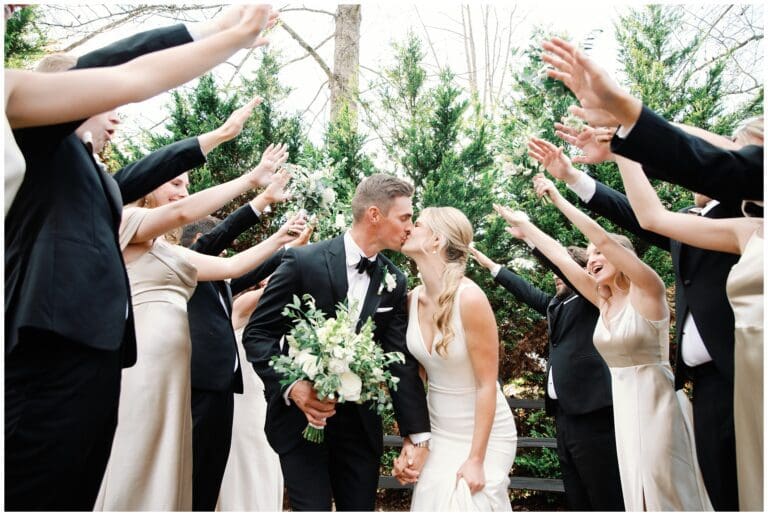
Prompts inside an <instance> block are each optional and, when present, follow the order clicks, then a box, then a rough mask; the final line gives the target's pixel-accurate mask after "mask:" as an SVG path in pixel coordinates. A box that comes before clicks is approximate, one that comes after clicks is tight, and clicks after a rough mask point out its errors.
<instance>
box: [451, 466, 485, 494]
mask: <svg viewBox="0 0 768 516" xmlns="http://www.w3.org/2000/svg"><path fill="white" fill-rule="evenodd" d="M460 478H463V479H464V481H465V482H466V483H467V486H468V487H469V492H470V493H472V494H475V493H478V492H480V491H482V490H483V488H484V487H485V471H484V470H483V461H482V460H480V459H478V458H473V457H470V458H468V459H467V460H466V461H464V464H462V465H461V467H460V468H459V471H457V472H456V482H458V481H459V479H460Z"/></svg>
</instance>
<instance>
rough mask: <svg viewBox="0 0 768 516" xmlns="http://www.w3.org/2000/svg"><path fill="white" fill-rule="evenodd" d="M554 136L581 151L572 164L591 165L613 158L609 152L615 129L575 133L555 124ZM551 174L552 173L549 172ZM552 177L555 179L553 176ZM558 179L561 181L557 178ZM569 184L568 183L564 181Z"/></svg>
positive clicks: (604, 128)
mask: <svg viewBox="0 0 768 516" xmlns="http://www.w3.org/2000/svg"><path fill="white" fill-rule="evenodd" d="M555 129H556V131H555V135H557V137H558V138H562V139H563V140H565V141H566V142H568V143H570V144H571V145H574V146H576V147H578V148H579V149H581V152H582V155H580V156H574V157H573V162H574V163H583V164H586V165H593V164H596V163H602V162H604V161H613V160H614V159H615V156H614V155H613V153H612V152H611V138H613V133H615V132H616V128H615V127H598V128H597V129H595V128H592V127H585V128H584V129H583V130H582V131H581V132H577V131H576V130H574V129H571V128H570V127H567V126H565V125H563V124H558V123H555ZM550 174H552V172H550ZM552 175H553V176H555V177H557V176H556V175H555V174H552ZM558 179H561V178H559V177H558ZM565 182H566V183H569V184H570V181H568V180H567V179H566V180H565Z"/></svg>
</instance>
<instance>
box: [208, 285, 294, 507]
mask: <svg viewBox="0 0 768 516" xmlns="http://www.w3.org/2000/svg"><path fill="white" fill-rule="evenodd" d="M266 284H267V280H264V281H262V282H261V283H260V284H259V289H258V290H251V291H248V292H244V293H242V294H240V295H239V296H237V297H236V298H235V299H234V301H233V303H232V326H233V327H234V329H235V336H236V337H237V344H238V346H237V352H238V355H239V358H240V363H241V364H248V360H247V358H246V356H245V350H244V349H243V346H242V345H241V342H242V337H243V328H245V324H246V323H247V322H248V319H249V318H250V316H251V313H252V312H253V310H254V309H255V308H256V305H257V304H258V303H259V299H261V295H262V294H263V293H264V288H265V287H266ZM266 416H267V402H266V400H265V398H264V384H263V383H262V381H261V378H259V375H257V374H256V372H255V371H254V370H253V368H252V367H250V364H249V366H248V367H243V394H242V395H240V396H235V409H234V419H233V422H232V449H231V450H230V452H229V459H228V461H227V468H226V470H224V479H223V481H222V483H221V491H220V492H219V505H218V507H217V508H216V509H217V510H219V511H260V512H261V511H268V512H280V511H281V510H282V508H283V474H282V471H281V470H280V457H279V456H278V455H277V454H276V453H275V451H274V450H273V449H272V447H271V446H270V445H269V443H268V442H267V436H266V435H265V434H264V421H265V419H266Z"/></svg>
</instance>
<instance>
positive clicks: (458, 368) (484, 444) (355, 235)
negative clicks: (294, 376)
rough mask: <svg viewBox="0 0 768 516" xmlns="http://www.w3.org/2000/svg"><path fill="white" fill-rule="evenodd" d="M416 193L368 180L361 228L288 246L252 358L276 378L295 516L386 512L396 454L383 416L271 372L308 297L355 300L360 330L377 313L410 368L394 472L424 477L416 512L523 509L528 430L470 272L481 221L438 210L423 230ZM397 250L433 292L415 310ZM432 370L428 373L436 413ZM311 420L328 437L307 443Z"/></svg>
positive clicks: (278, 421) (359, 201)
mask: <svg viewBox="0 0 768 516" xmlns="http://www.w3.org/2000/svg"><path fill="white" fill-rule="evenodd" d="M412 195H413V187H412V186H411V185H410V184H409V183H407V182H405V181H403V180H400V179H398V178H396V177H393V176H390V175H386V174H375V175H372V176H370V177H368V178H366V179H365V180H364V181H363V182H361V183H360V184H359V185H358V187H357V189H356V191H355V195H354V197H353V199H352V215H353V223H352V227H351V228H350V229H349V230H348V231H347V232H345V233H344V234H343V235H341V236H339V237H336V238H333V239H331V240H326V241H322V242H319V243H316V244H314V245H310V246H307V247H305V248H293V249H289V250H288V251H286V253H285V255H284V257H283V261H282V263H281V264H280V266H279V267H278V269H277V270H276V271H275V273H274V274H273V276H272V278H271V279H270V282H269V285H268V287H267V289H266V291H265V292H264V294H263V296H262V298H261V300H260V302H259V305H258V307H257V308H256V310H255V311H254V313H253V314H252V316H251V318H250V321H249V322H248V325H247V326H246V328H245V330H244V332H243V345H244V347H245V349H246V353H247V357H248V360H249V361H250V362H251V363H253V367H254V369H255V370H256V372H257V373H258V375H259V376H260V377H261V379H262V381H263V382H264V387H265V397H266V399H267V417H266V425H265V432H266V435H267V439H268V441H269V443H270V445H271V446H272V448H273V449H274V450H275V452H277V453H278V455H279V456H280V464H281V468H282V471H283V477H284V479H285V485H286V487H287V491H288V498H289V500H290V505H291V508H292V510H294V511H298V510H312V511H329V510H331V508H332V503H334V504H335V508H336V510H357V511H373V510H374V509H375V502H376V487H377V485H378V477H379V464H380V459H381V455H382V452H383V443H382V438H383V435H382V423H381V418H380V417H379V416H378V415H377V414H376V413H375V412H374V411H373V410H370V408H369V406H368V404H363V405H358V404H354V403H336V402H335V401H328V400H320V399H318V398H317V395H316V392H315V391H314V389H313V386H312V383H311V382H309V381H306V380H300V381H297V382H295V383H294V384H292V385H288V386H285V387H283V386H281V384H280V378H281V377H280V375H279V374H278V373H277V372H275V370H274V369H272V367H270V365H269V362H270V358H271V357H272V356H274V355H277V354H280V353H283V354H285V353H287V350H286V349H281V338H282V337H283V336H284V335H286V334H287V333H288V332H289V331H290V329H291V320H290V319H289V318H288V317H286V316H284V315H283V314H282V312H283V308H284V306H285V305H286V304H288V303H290V302H291V301H292V300H293V296H294V295H298V296H299V297H301V296H302V295H303V294H310V295H311V296H312V297H313V298H314V299H315V302H316V305H317V308H318V309H320V310H322V311H323V312H325V313H326V314H328V315H332V314H333V313H335V309H336V305H337V304H338V303H339V302H343V301H345V300H347V301H348V303H349V305H350V306H355V307H359V316H358V321H359V323H358V327H359V325H360V323H362V322H363V321H365V320H367V319H368V318H369V317H372V318H373V322H374V324H375V327H376V328H375V332H374V340H375V341H376V342H377V343H378V344H379V345H380V346H381V347H382V348H383V350H384V351H385V352H393V351H397V352H401V353H403V355H404V357H405V362H404V363H394V364H392V365H390V366H389V368H390V371H391V373H392V375H393V376H396V377H398V378H399V383H398V387H397V390H396V391H393V392H392V393H391V394H392V401H393V405H394V410H395V419H396V420H397V423H398V427H399V429H400V432H401V434H402V435H403V437H404V439H403V449H402V452H401V455H400V457H399V458H398V459H397V461H396V463H395V474H396V475H397V476H398V478H399V479H400V480H401V481H403V482H406V481H414V480H416V479H417V478H418V484H417V487H416V491H415V492H414V497H413V505H412V509H415V510H439V509H441V508H445V509H450V508H459V509H462V508H463V509H465V510H471V509H472V508H475V509H481V510H504V509H506V510H510V509H511V507H510V504H509V497H508V496H507V482H508V478H507V475H508V473H509V469H510V467H511V466H512V462H513V461H514V456H515V442H516V432H515V425H514V420H513V418H512V413H511V411H510V409H509V407H508V405H507V403H506V400H505V399H504V396H503V394H502V393H501V390H500V388H499V386H498V383H497V381H496V379H497V372H498V332H497V329H496V322H495V319H494V316H493V311H492V310H491V307H490V304H489V303H488V300H487V298H486V297H485V295H484V294H483V292H482V291H481V290H480V288H479V287H477V285H475V284H474V283H472V282H471V281H470V280H468V279H466V278H464V266H465V265H466V260H467V256H468V254H469V244H470V242H471V240H472V227H471V225H470V223H469V221H468V220H467V219H466V217H464V215H463V214H462V213H461V212H459V211H458V210H455V209H453V208H428V209H426V210H424V213H423V214H422V216H421V218H420V219H419V220H418V221H417V222H416V225H415V226H414V224H413V221H412V217H413V208H412V204H411V197H412ZM422 219H423V220H422ZM384 249H390V250H393V251H403V252H404V253H405V254H407V255H408V256H409V257H411V258H413V259H414V260H415V261H416V264H417V266H419V269H420V272H421V274H422V277H423V278H424V283H425V284H424V285H423V286H420V287H418V288H417V289H416V290H415V291H414V293H411V295H410V298H411V303H410V305H409V303H408V297H409V296H408V294H407V285H406V280H405V276H404V275H403V273H402V272H401V271H400V270H399V269H398V268H397V267H395V266H394V264H392V262H391V261H390V260H389V259H387V258H386V257H385V256H383V255H382V254H381V251H382V250H384ZM385 273H388V275H390V276H394V277H395V279H396V282H395V286H394V288H390V287H391V284H390V285H388V287H387V288H380V285H382V282H383V280H384V279H385ZM443 277H445V279H444V278H443ZM438 298H439V300H440V302H437V300H438ZM433 301H434V302H433ZM409 314H410V317H409ZM354 315H355V314H353V316H354ZM409 319H410V320H409ZM419 320H421V321H424V322H422V323H421V324H420V323H419V322H418V321H419ZM425 334H426V335H429V336H431V337H432V338H430V339H423V335H425ZM426 342H430V343H431V344H433V345H430V346H427V345H426ZM435 342H436V344H435ZM433 348H434V349H433ZM414 357H416V358H414ZM417 359H418V360H417ZM420 364H421V366H422V367H423V370H424V371H426V374H427V376H428V378H429V399H430V403H429V409H428V407H427V395H426V393H425V389H424V384H423V382H422V379H421V377H420V374H419V372H420ZM430 421H431V423H432V425H431V426H432V432H431V431H430ZM307 423H311V424H313V425H315V426H319V427H324V429H325V439H324V442H322V443H313V442H309V441H307V440H305V439H304V438H303V436H302V432H303V430H304V428H305V427H306V425H307ZM491 428H493V431H491ZM433 437H434V439H433ZM430 448H432V450H433V451H432V452H431V454H430ZM430 455H431V456H430ZM425 490H427V491H425ZM445 503H448V504H451V505H450V506H445Z"/></svg>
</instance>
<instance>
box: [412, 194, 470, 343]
mask: <svg viewBox="0 0 768 516" xmlns="http://www.w3.org/2000/svg"><path fill="white" fill-rule="evenodd" d="M419 221H420V222H422V223H424V224H425V225H426V226H427V227H428V228H429V229H430V230H432V232H433V233H434V234H435V235H437V236H438V237H440V240H441V246H440V250H439V252H440V256H441V257H442V258H443V260H444V261H445V272H444V273H443V290H442V291H441V292H440V295H439V296H438V298H437V311H436V312H435V323H436V325H437V329H438V331H439V332H440V334H441V337H440V340H439V341H438V342H437V344H435V350H436V351H437V353H438V354H439V355H440V356H442V357H445V355H446V353H447V348H448V344H449V343H450V342H451V341H452V340H453V337H454V333H453V325H452V324H451V314H452V313H453V303H454V301H455V300H456V291H457V290H458V288H459V283H461V279H462V278H463V277H464V271H465V270H466V267H467V258H468V257H469V244H470V243H471V242H472V235H473V234H474V231H473V230H472V224H471V223H470V222H469V219H467V217H466V215H464V214H463V213H462V212H461V211H459V210H457V209H456V208H450V207H441V208H426V209H425V210H424V211H422V212H421V215H420V216H419Z"/></svg>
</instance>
